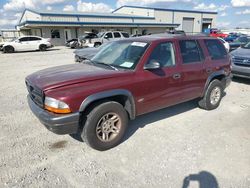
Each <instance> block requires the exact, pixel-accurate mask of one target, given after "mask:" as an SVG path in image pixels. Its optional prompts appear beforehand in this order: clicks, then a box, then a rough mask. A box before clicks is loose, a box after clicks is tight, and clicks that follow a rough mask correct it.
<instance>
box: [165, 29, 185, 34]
mask: <svg viewBox="0 0 250 188" xmlns="http://www.w3.org/2000/svg"><path fill="white" fill-rule="evenodd" d="M167 33H169V34H179V35H186V33H185V31H183V30H171V31H168V32H167Z"/></svg>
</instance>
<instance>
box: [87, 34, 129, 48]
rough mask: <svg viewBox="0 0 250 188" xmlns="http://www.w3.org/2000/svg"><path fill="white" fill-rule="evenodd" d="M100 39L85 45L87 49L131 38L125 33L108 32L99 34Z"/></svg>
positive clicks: (94, 39)
mask: <svg viewBox="0 0 250 188" xmlns="http://www.w3.org/2000/svg"><path fill="white" fill-rule="evenodd" d="M97 36H98V38H93V39H91V40H89V41H87V42H86V43H85V47H96V48H97V47H99V46H101V45H102V44H103V43H106V42H111V41H115V40H120V39H124V38H129V34H128V33H126V32H124V31H107V32H100V33H98V34H97Z"/></svg>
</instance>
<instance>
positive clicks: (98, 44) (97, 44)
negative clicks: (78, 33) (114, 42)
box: [94, 42, 102, 48]
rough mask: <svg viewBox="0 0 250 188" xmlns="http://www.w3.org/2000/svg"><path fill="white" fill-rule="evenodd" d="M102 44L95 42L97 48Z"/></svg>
mask: <svg viewBox="0 0 250 188" xmlns="http://www.w3.org/2000/svg"><path fill="white" fill-rule="evenodd" d="M101 45H102V44H101V43H100V42H96V43H95V44H94V47H95V48H98V47H99V46H101Z"/></svg>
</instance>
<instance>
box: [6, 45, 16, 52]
mask: <svg viewBox="0 0 250 188" xmlns="http://www.w3.org/2000/svg"><path fill="white" fill-rule="evenodd" d="M14 51H15V49H14V48H13V46H5V47H4V48H3V52H4V53H13V52H14Z"/></svg>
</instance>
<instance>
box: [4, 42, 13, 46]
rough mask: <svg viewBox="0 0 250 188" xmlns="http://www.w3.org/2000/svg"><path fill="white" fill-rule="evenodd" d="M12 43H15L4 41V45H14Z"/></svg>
mask: <svg viewBox="0 0 250 188" xmlns="http://www.w3.org/2000/svg"><path fill="white" fill-rule="evenodd" d="M12 44H13V42H4V43H3V44H2V45H3V46H7V45H12Z"/></svg>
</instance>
